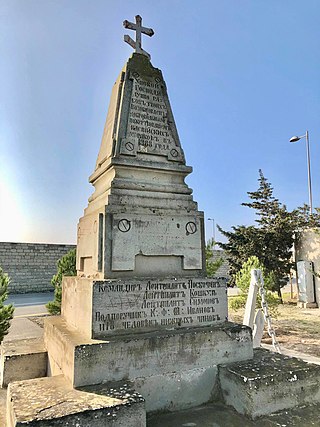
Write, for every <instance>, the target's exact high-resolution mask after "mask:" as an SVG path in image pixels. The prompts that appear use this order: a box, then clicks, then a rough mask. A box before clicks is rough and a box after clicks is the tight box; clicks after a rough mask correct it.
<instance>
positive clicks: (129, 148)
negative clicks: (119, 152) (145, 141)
mask: <svg viewBox="0 0 320 427" xmlns="http://www.w3.org/2000/svg"><path fill="white" fill-rule="evenodd" d="M125 147H126V149H127V150H128V151H133V149H134V145H133V143H132V142H130V141H128V142H126V143H125Z"/></svg>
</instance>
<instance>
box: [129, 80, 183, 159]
mask: <svg viewBox="0 0 320 427" xmlns="http://www.w3.org/2000/svg"><path fill="white" fill-rule="evenodd" d="M157 80H159V79H157ZM126 137H127V138H129V139H130V137H135V138H138V141H139V143H138V152H143V153H152V154H157V155H162V156H167V155H168V153H169V152H170V150H172V149H174V147H175V146H176V144H175V142H174V138H173V136H172V133H171V130H170V125H169V122H168V113H167V106H166V104H165V101H164V97H163V94H162V90H161V86H160V83H159V82H158V81H156V80H154V81H146V80H143V79H141V77H137V78H135V79H134V80H133V89H132V97H131V104H130V112H129V122H128V131H127V136H126Z"/></svg>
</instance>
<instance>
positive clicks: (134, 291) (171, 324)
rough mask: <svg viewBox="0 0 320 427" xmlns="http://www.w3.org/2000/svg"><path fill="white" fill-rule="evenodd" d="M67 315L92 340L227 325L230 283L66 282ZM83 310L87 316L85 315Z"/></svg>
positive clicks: (201, 280) (177, 280)
mask: <svg viewBox="0 0 320 427" xmlns="http://www.w3.org/2000/svg"><path fill="white" fill-rule="evenodd" d="M62 301H63V304H62V316H63V317H64V319H65V320H66V321H67V323H68V324H69V325H70V326H72V327H74V328H76V329H78V330H79V331H81V332H82V333H83V334H84V335H85V336H86V337H90V338H94V339H104V338H107V337H108V336H110V335H114V334H115V333H117V334H119V333H126V334H127V333H128V332H130V333H135V332H141V331H156V330H161V329H168V328H189V327H194V326H207V325H216V324H222V323H223V322H225V321H226V319H227V316H228V304H227V290H226V283H225V282H224V281H222V280H218V279H211V278H203V277H202V278H171V279H162V280H158V279H138V280H135V279H132V280H129V279H128V280H104V281H95V280H89V279H81V278H77V277H75V278H66V279H65V280H64V282H63V296H62ZM79 307H81V309H82V313H83V314H82V315H81V316H79Z"/></svg>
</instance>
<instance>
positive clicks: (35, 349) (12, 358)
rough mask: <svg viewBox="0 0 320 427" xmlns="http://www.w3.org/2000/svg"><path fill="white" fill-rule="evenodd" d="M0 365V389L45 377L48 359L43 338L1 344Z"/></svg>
mask: <svg viewBox="0 0 320 427" xmlns="http://www.w3.org/2000/svg"><path fill="white" fill-rule="evenodd" d="M0 363H1V364H0V387H7V385H8V384H9V383H10V382H12V381H22V380H27V379H31V378H40V377H44V376H46V374H47V364H48V358H47V351H46V349H45V347H44V342H43V338H29V339H25V340H17V341H5V342H3V343H2V345H1V362H0Z"/></svg>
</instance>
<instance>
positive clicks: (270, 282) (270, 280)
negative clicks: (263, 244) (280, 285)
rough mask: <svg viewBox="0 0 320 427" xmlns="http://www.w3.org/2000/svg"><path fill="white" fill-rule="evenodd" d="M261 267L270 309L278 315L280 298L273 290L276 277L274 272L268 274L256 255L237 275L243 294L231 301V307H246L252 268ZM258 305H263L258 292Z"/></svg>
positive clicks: (237, 308)
mask: <svg viewBox="0 0 320 427" xmlns="http://www.w3.org/2000/svg"><path fill="white" fill-rule="evenodd" d="M252 269H259V270H261V271H262V276H263V279H264V289H265V295H266V300H267V303H268V307H269V311H270V313H271V314H272V316H276V315H277V306H278V305H279V304H280V302H281V301H280V298H279V297H278V296H277V295H276V294H275V293H274V292H272V291H271V289H273V287H274V277H273V274H272V273H269V274H266V272H265V268H264V266H263V265H262V264H261V263H260V261H259V259H258V258H257V257H256V256H251V257H249V258H248V260H247V261H246V262H244V263H243V264H242V268H241V270H240V271H238V273H236V275H235V282H236V285H237V287H238V288H239V289H240V291H241V294H240V295H239V296H237V297H234V298H232V299H231V301H230V307H231V308H232V309H233V310H239V309H240V308H244V307H245V305H246V301H247V298H248V292H249V286H250V281H251V270H252ZM257 306H258V308H260V307H261V297H260V294H259V293H258V296H257Z"/></svg>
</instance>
